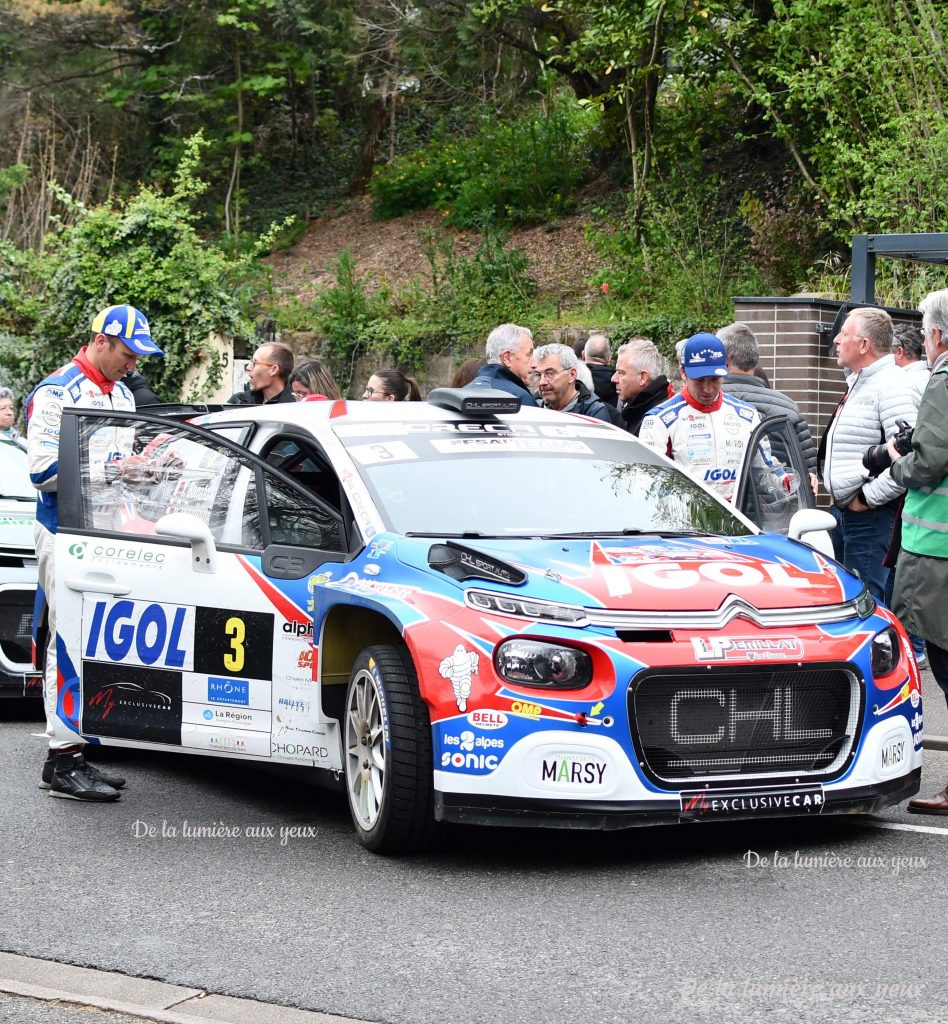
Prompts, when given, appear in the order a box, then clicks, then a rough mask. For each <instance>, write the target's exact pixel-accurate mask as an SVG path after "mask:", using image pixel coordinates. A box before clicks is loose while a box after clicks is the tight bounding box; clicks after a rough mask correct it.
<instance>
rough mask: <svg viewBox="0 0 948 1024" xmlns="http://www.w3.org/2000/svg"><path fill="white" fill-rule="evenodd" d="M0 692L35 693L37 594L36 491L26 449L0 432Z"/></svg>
mask: <svg viewBox="0 0 948 1024" xmlns="http://www.w3.org/2000/svg"><path fill="white" fill-rule="evenodd" d="M0 480H2V484H0V698H3V697H40V696H41V695H42V689H41V686H40V676H39V674H38V673H37V672H36V671H35V670H34V668H33V659H32V656H31V652H30V644H31V640H32V636H31V634H32V626H33V602H34V601H35V599H36V549H35V546H34V541H33V523H34V519H35V512H36V491H35V490H34V489H33V485H32V484H31V483H30V474H29V470H28V469H27V459H26V451H25V450H24V449H23V448H22V447H21V446H20V445H19V444H17V442H16V441H11V440H7V439H6V438H0Z"/></svg>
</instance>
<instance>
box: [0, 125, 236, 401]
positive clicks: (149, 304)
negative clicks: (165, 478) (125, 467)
mask: <svg viewBox="0 0 948 1024" xmlns="http://www.w3.org/2000/svg"><path fill="white" fill-rule="evenodd" d="M200 147H201V141H200V139H194V140H191V142H190V143H189V145H188V147H187V149H186V155H185V158H184V159H183V160H182V162H181V164H180V165H179V167H178V169H177V172H176V175H175V182H174V188H173V190H172V192H171V193H170V194H168V195H162V194H161V193H159V192H157V191H155V190H153V189H150V188H142V189H141V190H140V191H139V193H138V194H137V195H135V196H133V197H132V198H130V199H129V200H127V201H125V202H119V203H115V204H109V205H103V206H99V207H96V208H90V209H82V210H80V211H79V217H78V220H77V221H76V223H75V224H73V225H70V226H66V227H63V228H62V229H61V230H60V231H59V232H58V233H57V234H55V235H53V236H51V237H50V238H49V239H48V241H47V247H46V250H45V252H44V254H43V255H42V256H39V255H32V254H31V255H29V256H27V255H25V254H23V253H19V252H17V251H14V250H11V249H10V248H9V247H8V248H6V249H4V250H2V251H0V282H3V281H4V280H5V279H6V280H7V281H14V282H16V285H17V294H10V292H9V291H8V292H7V295H6V296H5V297H7V298H9V299H10V300H11V302H10V305H9V306H6V304H5V312H4V314H3V315H2V318H0V328H6V330H7V331H8V332H9V334H10V336H11V340H10V344H9V345H8V346H7V347H6V348H5V349H4V351H3V352H0V364H2V366H3V368H4V370H5V372H6V373H7V374H8V375H9V376H10V378H11V379H12V380H13V381H15V385H16V386H17V387H18V388H19V389H20V390H21V391H23V390H26V389H28V388H29V387H30V386H31V385H32V384H33V383H35V382H36V381H37V380H39V379H40V378H42V377H43V376H45V375H46V374H47V373H49V372H50V371H51V370H53V369H55V367H56V366H57V365H61V364H62V363H64V362H66V361H67V360H69V359H70V358H71V357H72V356H73V355H74V354H75V352H76V351H77V350H78V348H79V347H80V346H81V345H83V344H85V343H86V342H87V341H88V337H89V325H90V324H91V322H92V318H93V316H94V315H95V314H96V312H98V311H99V310H100V309H101V308H103V307H104V306H107V305H111V304H118V303H125V302H128V303H131V304H132V305H134V306H136V307H138V308H139V309H141V310H142V311H143V312H144V313H145V315H146V316H147V317H148V319H149V322H150V324H151V328H152V334H153V337H154V339H155V341H156V342H157V343H158V344H159V346H160V347H161V348H162V349H163V350H164V351H165V359H164V360H155V359H150V360H148V361H147V362H145V363H143V365H142V369H143V371H144V372H145V374H146V376H148V377H149V379H150V381H151V383H152V386H153V387H154V388H155V390H156V391H157V393H158V394H159V396H160V397H162V398H163V399H165V400H171V401H174V400H177V399H178V398H179V397H181V392H182V386H183V382H184V377H185V374H186V373H187V371H188V370H189V369H191V368H192V367H193V366H195V365H198V364H201V363H204V364H206V365H207V366H208V368H209V370H210V375H211V379H210V382H209V383H210V385H211V386H214V385H215V384H216V383H217V382H219V380H220V372H221V367H220V365H219V358H218V356H217V354H216V351H215V350H214V349H213V347H212V346H211V345H210V344H209V341H208V337H209V335H210V333H211V332H214V331H216V332H219V333H221V334H224V335H229V336H236V335H244V334H247V333H249V332H250V331H251V330H252V326H251V325H250V324H249V323H248V321H247V320H246V318H245V317H244V316H243V315H242V313H241V310H240V307H239V304H238V300H237V297H236V295H237V292H238V291H239V287H240V286H241V285H246V282H248V281H249V280H251V279H252V278H253V277H254V276H255V274H256V269H255V268H256V261H255V259H254V258H252V257H239V258H234V257H229V256H227V255H226V254H225V253H224V252H223V251H222V250H220V249H219V248H217V247H215V246H213V245H209V244H207V243H206V242H204V241H203V240H202V239H201V238H200V237H199V236H198V234H197V232H196V230H195V225H194V222H195V214H194V213H193V212H192V210H191V208H190V206H191V203H193V201H194V200H195V199H196V198H197V197H198V196H199V195H200V194H201V192H202V190H203V187H204V186H203V185H202V183H201V182H200V180H199V179H198V178H197V177H196V176H195V173H194V172H195V167H196V163H197V160H198V155H199V151H200ZM59 198H60V200H61V202H62V203H64V204H66V205H70V204H72V200H71V197H70V196H69V195H68V194H67V193H65V192H62V191H61V190H60V192H59ZM17 347H18V348H19V352H20V355H16V356H15V357H14V355H13V354H11V350H12V349H16V348H17ZM27 352H28V353H29V359H28V361H27V360H24V359H23V357H22V353H27Z"/></svg>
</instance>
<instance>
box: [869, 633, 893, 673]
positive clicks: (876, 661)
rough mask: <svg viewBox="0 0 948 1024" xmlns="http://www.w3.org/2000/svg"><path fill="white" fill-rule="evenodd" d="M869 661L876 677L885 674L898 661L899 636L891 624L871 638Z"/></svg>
mask: <svg viewBox="0 0 948 1024" xmlns="http://www.w3.org/2000/svg"><path fill="white" fill-rule="evenodd" d="M869 661H870V664H871V665H872V674H873V676H875V677H876V678H878V677H879V676H887V675H888V674H889V673H890V672H891V671H892V669H894V668H895V666H896V665H897V664H898V663H899V637H898V634H897V633H896V632H895V630H894V629H893V628H892V627H891V626H889V627H888V628H887V629H884V630H883V631H882V632H881V633H877V634H876V635H875V636H874V637H873V638H872V647H871V648H870V658H869Z"/></svg>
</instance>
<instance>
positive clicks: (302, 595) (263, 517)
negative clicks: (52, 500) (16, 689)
mask: <svg viewBox="0 0 948 1024" xmlns="http://www.w3.org/2000/svg"><path fill="white" fill-rule="evenodd" d="M59 507H60V522H59V532H58V534H57V537H56V600H57V628H58V634H59V635H58V638H57V649H58V652H59V671H60V684H59V685H60V692H59V706H58V713H59V717H60V719H61V720H62V722H63V723H64V724H65V725H66V726H67V727H68V728H70V729H71V730H72V731H74V732H78V733H80V734H81V735H82V736H84V737H87V738H90V739H93V740H96V739H98V740H101V741H103V742H106V743H116V744H121V745H125V746H153V745H158V746H160V747H163V748H167V749H178V750H181V749H184V750H190V751H191V752H204V753H214V754H219V755H224V756H235V755H243V756H247V757H251V758H261V759H268V760H275V761H285V762H289V763H295V764H308V765H315V766H318V767H326V768H338V767H340V765H341V756H340V751H339V741H338V729H337V723H336V722H335V721H334V720H332V719H327V718H325V717H324V716H323V714H322V710H321V703H320V701H319V699H318V691H317V684H316V682H315V678H316V665H317V657H316V652H315V650H314V648H313V627H312V615H311V613H310V612H309V611H308V610H307V602H308V599H309V597H310V595H309V592H308V582H309V579H310V577H311V575H312V574H313V572H314V571H316V570H317V569H318V568H319V567H320V566H323V565H325V564H327V563H332V562H340V561H345V560H346V559H347V558H348V557H349V554H348V550H349V538H348V537H347V531H346V527H345V520H344V517H343V515H342V514H341V512H340V511H339V510H338V508H334V507H332V506H331V505H330V504H329V503H327V502H326V501H324V500H323V499H321V498H320V497H319V496H318V495H316V494H314V493H313V492H312V491H310V490H308V489H307V488H305V487H304V486H302V485H301V484H300V483H299V482H298V481H296V480H294V479H293V478H292V477H290V476H289V475H288V474H286V473H285V472H283V471H282V470H281V469H280V468H279V467H275V466H273V465H271V464H268V463H267V462H265V461H264V460H262V459H260V458H258V457H257V456H256V455H254V454H252V453H250V452H248V451H247V450H246V448H243V447H241V446H239V445H237V444H235V443H234V442H233V441H232V440H230V439H229V438H227V437H224V436H221V435H218V434H215V433H212V432H210V431H207V430H203V429H202V428H200V427H196V426H194V425H192V424H188V423H179V422H174V421H172V420H170V419H169V418H168V417H161V416H156V415H148V414H146V413H113V412H101V411H92V410H78V409H77V410H72V409H70V410H68V411H67V412H66V413H65V414H64V416H63V424H62V433H61V440H60V487H59Z"/></svg>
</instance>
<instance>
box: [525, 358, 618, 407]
mask: <svg viewBox="0 0 948 1024" xmlns="http://www.w3.org/2000/svg"><path fill="white" fill-rule="evenodd" d="M534 357H535V359H536V361H537V383H538V385H539V388H540V398H541V399H542V400H543V405H544V407H545V408H547V409H555V410H556V411H557V412H576V413H579V414H580V415H582V416H592V417H593V418H594V419H597V420H602V421H603V422H604V423H614V422H615V420H613V418H612V416H611V415H610V413H609V409H608V408H607V406H606V403H605V402H603V401H602V399H601V398H598V397H597V396H596V395H594V394H593V393H592V392H591V391H589V389H588V388H587V387H586V386H585V385H584V384H583V383H582V381H580V380H577V379H576V372H577V371H576V368H577V366H578V365H579V360H578V359H577V357H576V353H575V352H574V351H573V350H572V349H571V348H570V347H569V346H568V345H541V346H540V348H538V349H537V350H536V352H534ZM613 412H615V413H616V416H617V417H618V412H617V411H616V410H613Z"/></svg>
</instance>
